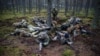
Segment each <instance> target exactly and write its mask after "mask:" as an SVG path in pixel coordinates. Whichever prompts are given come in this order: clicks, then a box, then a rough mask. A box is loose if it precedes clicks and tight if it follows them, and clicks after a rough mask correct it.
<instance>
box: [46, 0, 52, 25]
mask: <svg viewBox="0 0 100 56" xmlns="http://www.w3.org/2000/svg"><path fill="white" fill-rule="evenodd" d="M47 2H48V10H47V11H48V19H47V24H48V25H49V26H50V27H51V26H52V19H51V9H52V1H51V0H48V1H47Z"/></svg>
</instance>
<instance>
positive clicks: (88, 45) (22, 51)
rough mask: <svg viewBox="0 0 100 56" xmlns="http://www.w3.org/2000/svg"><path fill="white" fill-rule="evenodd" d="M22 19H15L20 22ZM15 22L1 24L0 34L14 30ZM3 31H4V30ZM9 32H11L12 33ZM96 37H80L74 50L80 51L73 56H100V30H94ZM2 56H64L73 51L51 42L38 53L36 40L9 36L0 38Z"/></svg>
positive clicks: (8, 21)
mask: <svg viewBox="0 0 100 56" xmlns="http://www.w3.org/2000/svg"><path fill="white" fill-rule="evenodd" d="M19 20H20V19H14V21H19ZM14 21H13V20H6V21H1V22H0V29H1V30H0V32H3V31H4V32H6V30H7V31H9V30H11V31H12V30H13V29H5V28H8V27H10V28H13V26H12V25H11V24H12V23H13V22H14ZM2 29H3V30H2ZM11 31H9V32H11ZM94 32H95V33H96V36H88V37H86V36H78V37H76V40H75V41H74V44H73V46H74V48H75V49H76V50H77V51H78V52H76V51H75V50H73V52H74V53H73V56H100V41H99V40H100V37H99V34H100V30H99V29H98V30H94ZM0 47H2V49H3V48H4V50H2V49H1V48H0V52H1V53H0V56H62V54H63V52H64V51H65V50H67V49H70V50H72V49H71V48H70V47H69V46H68V45H67V44H66V45H61V44H60V43H59V42H57V41H56V42H50V44H49V45H48V46H46V47H44V49H43V50H42V52H38V43H36V42H35V40H34V38H31V37H21V38H19V37H18V36H16V37H14V36H9V37H7V38H3V36H0Z"/></svg>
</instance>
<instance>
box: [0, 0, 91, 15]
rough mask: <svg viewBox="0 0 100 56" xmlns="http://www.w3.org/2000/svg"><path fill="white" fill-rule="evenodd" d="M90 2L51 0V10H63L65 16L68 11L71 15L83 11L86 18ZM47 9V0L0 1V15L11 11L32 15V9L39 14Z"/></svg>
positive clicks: (85, 0) (84, 0)
mask: <svg viewBox="0 0 100 56" xmlns="http://www.w3.org/2000/svg"><path fill="white" fill-rule="evenodd" d="M92 2H93V1H92V0H51V5H52V8H56V9H57V10H58V11H59V10H61V9H64V10H65V15H67V12H68V11H69V10H70V11H72V15H75V13H79V12H80V11H82V10H84V13H86V14H85V16H88V11H89V9H92V8H93V7H92ZM47 8H48V1H47V0H0V13H5V12H6V11H13V13H16V12H21V13H23V14H26V13H30V14H31V13H32V12H33V9H34V10H36V12H37V13H40V12H41V10H42V9H47Z"/></svg>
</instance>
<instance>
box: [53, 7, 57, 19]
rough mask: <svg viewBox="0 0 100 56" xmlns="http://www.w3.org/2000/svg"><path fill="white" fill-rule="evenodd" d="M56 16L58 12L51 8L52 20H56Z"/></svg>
mask: <svg viewBox="0 0 100 56" xmlns="http://www.w3.org/2000/svg"><path fill="white" fill-rule="evenodd" d="M57 15H58V11H57V10H56V9H55V8H53V10H52V16H53V20H57Z"/></svg>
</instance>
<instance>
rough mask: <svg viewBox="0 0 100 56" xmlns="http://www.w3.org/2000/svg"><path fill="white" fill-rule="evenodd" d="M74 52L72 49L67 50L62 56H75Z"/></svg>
mask: <svg viewBox="0 0 100 56" xmlns="http://www.w3.org/2000/svg"><path fill="white" fill-rule="evenodd" d="M73 55H74V52H73V51H72V50H70V49H67V50H65V51H64V52H63V54H62V56H73Z"/></svg>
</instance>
